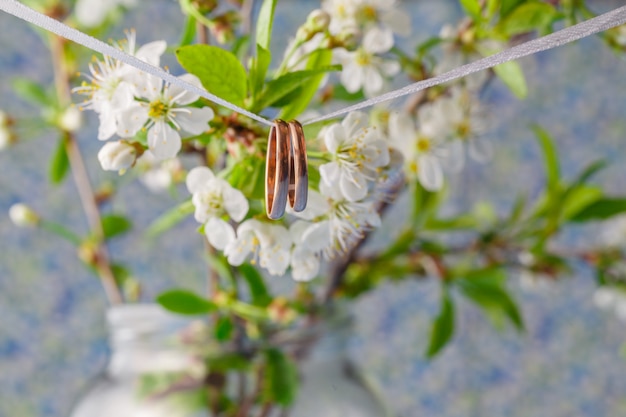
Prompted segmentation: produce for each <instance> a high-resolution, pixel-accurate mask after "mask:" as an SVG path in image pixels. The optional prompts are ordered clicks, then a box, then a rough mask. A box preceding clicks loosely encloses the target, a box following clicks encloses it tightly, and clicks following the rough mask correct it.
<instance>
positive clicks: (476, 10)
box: [459, 0, 481, 20]
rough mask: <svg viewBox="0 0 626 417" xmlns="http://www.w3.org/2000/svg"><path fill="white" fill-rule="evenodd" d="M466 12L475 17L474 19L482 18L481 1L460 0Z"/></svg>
mask: <svg viewBox="0 0 626 417" xmlns="http://www.w3.org/2000/svg"><path fill="white" fill-rule="evenodd" d="M459 1H460V2H461V6H462V7H463V10H465V13H467V14H468V15H470V16H471V17H473V18H474V20H480V19H481V15H480V3H479V1H478V0H459Z"/></svg>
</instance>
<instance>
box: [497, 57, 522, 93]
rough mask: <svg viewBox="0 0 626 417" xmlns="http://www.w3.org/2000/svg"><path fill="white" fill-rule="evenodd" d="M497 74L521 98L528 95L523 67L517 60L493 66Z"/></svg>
mask: <svg viewBox="0 0 626 417" xmlns="http://www.w3.org/2000/svg"><path fill="white" fill-rule="evenodd" d="M493 71H494V72H495V73H496V75H497V76H498V77H499V78H500V79H501V80H502V82H504V84H506V86H507V87H509V90H511V92H512V93H513V94H514V95H515V97H517V98H519V99H523V98H526V96H527V95H528V86H527V85H526V78H525V77H524V72H523V71H522V67H521V66H520V64H519V63H518V62H516V61H509V62H505V63H504V64H500V65H496V66H495V67H493Z"/></svg>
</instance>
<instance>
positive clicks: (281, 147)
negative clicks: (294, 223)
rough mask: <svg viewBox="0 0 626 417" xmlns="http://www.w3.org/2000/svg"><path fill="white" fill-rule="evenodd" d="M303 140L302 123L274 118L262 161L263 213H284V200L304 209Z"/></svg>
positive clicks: (271, 215)
mask: <svg viewBox="0 0 626 417" xmlns="http://www.w3.org/2000/svg"><path fill="white" fill-rule="evenodd" d="M307 164H308V162H307V157H306V143H305V139H304V130H302V125H301V124H300V123H298V122H297V121H295V120H292V121H291V122H289V123H286V122H284V121H282V120H275V121H274V125H273V126H272V128H271V129H270V135H269V138H268V142H267V163H266V165H265V208H266V211H267V217H269V218H270V219H272V220H276V219H279V218H281V217H282V216H283V214H285V208H286V207H287V200H289V205H290V206H291V208H292V209H293V210H294V211H296V212H300V211H302V210H304V208H305V207H306V203H307V198H308V192H309V174H308V168H307Z"/></svg>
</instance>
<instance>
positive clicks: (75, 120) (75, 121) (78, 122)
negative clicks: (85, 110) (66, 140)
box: [58, 106, 83, 132]
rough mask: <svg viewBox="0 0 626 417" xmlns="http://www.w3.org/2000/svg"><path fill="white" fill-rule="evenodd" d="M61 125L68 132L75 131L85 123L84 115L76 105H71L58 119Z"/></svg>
mask: <svg viewBox="0 0 626 417" xmlns="http://www.w3.org/2000/svg"><path fill="white" fill-rule="evenodd" d="M58 123H59V127H60V128H61V129H63V130H65V131H66V132H75V131H77V130H78V129H80V127H81V126H82V124H83V116H82V114H81V112H80V110H78V109H77V108H76V107H74V106H70V107H68V108H67V109H65V111H64V112H63V113H62V114H61V116H60V117H59V120H58Z"/></svg>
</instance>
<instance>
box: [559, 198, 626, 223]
mask: <svg viewBox="0 0 626 417" xmlns="http://www.w3.org/2000/svg"><path fill="white" fill-rule="evenodd" d="M624 212H626V198H601V199H599V200H597V201H595V202H594V203H592V204H589V205H588V206H587V207H585V208H584V209H583V210H581V211H579V212H578V213H577V214H576V215H574V216H572V218H571V221H573V222H578V223H582V222H588V221H594V220H606V219H608V218H611V217H613V216H617V215H618V214H622V213H624Z"/></svg>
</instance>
